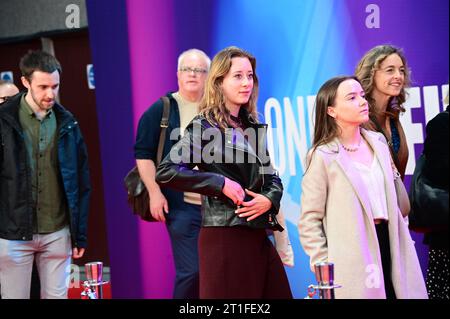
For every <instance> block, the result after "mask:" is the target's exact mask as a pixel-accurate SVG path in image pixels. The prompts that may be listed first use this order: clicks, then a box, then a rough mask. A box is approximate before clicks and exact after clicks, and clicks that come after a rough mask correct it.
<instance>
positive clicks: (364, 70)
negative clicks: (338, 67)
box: [355, 44, 411, 118]
mask: <svg viewBox="0 0 450 319" xmlns="http://www.w3.org/2000/svg"><path fill="white" fill-rule="evenodd" d="M394 53H395V54H397V55H398V56H399V57H400V59H401V60H402V62H403V66H404V67H405V81H404V85H403V88H402V90H401V91H400V94H399V95H398V96H397V97H392V98H391V99H390V100H389V103H388V106H387V108H386V112H385V115H386V116H389V117H392V118H398V116H399V114H400V112H405V109H404V107H403V103H405V101H406V92H405V88H406V87H409V86H410V84H411V72H410V70H409V68H408V64H407V61H406V58H405V55H404V53H403V50H402V49H400V48H397V47H395V46H392V45H386V44H385V45H378V46H376V47H374V48H372V49H370V50H369V51H368V52H367V53H366V54H365V55H364V56H363V57H362V58H361V60H360V61H359V63H358V65H357V67H356V69H355V75H356V77H357V78H358V79H359V81H360V82H361V85H362V87H363V89H364V92H365V93H366V99H367V102H369V112H370V115H371V116H375V117H377V116H378V115H381V114H380V113H379V111H378V110H376V108H375V100H374V98H373V97H372V93H373V90H374V87H375V82H374V77H375V72H376V71H377V70H379V69H380V65H381V63H383V61H384V59H386V58H387V57H388V56H390V55H391V54H394Z"/></svg>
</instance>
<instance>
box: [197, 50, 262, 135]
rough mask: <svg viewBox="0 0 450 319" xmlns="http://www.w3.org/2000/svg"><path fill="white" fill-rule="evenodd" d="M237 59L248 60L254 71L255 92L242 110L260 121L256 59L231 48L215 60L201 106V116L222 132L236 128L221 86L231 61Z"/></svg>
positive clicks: (207, 79) (254, 119)
mask: <svg viewBox="0 0 450 319" xmlns="http://www.w3.org/2000/svg"><path fill="white" fill-rule="evenodd" d="M237 57H243V58H247V59H248V60H249V61H250V64H251V65H252V69H253V91H252V94H251V95H250V98H249V100H248V102H247V103H246V104H243V105H241V108H244V109H246V110H247V112H248V114H249V116H250V117H251V118H252V120H253V121H254V122H257V121H258V115H257V111H256V101H257V98H258V91H259V85H258V77H257V76H256V59H255V57H253V56H252V55H251V54H250V53H248V52H246V51H244V50H242V49H240V48H238V47H234V46H231V47H227V48H225V49H223V50H222V51H220V52H219V53H217V54H216V56H215V57H214V58H213V60H212V62H211V68H210V70H209V73H208V77H207V78H206V83H205V92H204V94H203V98H202V100H201V101H200V106H199V109H200V115H203V116H204V117H205V118H206V119H207V120H208V122H210V123H211V124H213V125H217V126H218V127H219V128H221V129H222V130H225V129H226V128H227V127H230V126H234V122H233V121H232V120H231V119H230V111H228V109H227V108H226V107H225V97H224V95H223V91H222V87H221V85H222V82H223V79H224V77H225V76H226V75H227V74H228V72H230V69H231V63H232V61H231V60H232V59H233V58H237Z"/></svg>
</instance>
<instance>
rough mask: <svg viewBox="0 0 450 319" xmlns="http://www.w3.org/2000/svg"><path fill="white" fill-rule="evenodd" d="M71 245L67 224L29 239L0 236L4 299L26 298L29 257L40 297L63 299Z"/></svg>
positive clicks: (0, 264) (28, 279)
mask: <svg viewBox="0 0 450 319" xmlns="http://www.w3.org/2000/svg"><path fill="white" fill-rule="evenodd" d="M71 255H72V245H71V241H70V231H69V227H68V226H66V227H65V228H63V229H61V230H58V231H56V232H54V233H50V234H43V235H39V234H35V235H33V240H30V241H22V240H6V239H2V238H0V283H1V295H2V298H4V299H29V298H30V286H31V271H32V268H33V260H34V258H36V266H37V269H38V272H39V278H40V281H41V298H43V299H65V298H67V289H68V286H67V283H68V282H69V276H70V263H71Z"/></svg>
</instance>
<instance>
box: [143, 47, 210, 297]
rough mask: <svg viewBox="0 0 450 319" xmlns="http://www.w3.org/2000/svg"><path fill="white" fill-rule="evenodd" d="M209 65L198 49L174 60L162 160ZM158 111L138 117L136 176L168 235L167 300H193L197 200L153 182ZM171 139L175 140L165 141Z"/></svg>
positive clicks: (191, 113) (191, 111) (193, 108)
mask: <svg viewBox="0 0 450 319" xmlns="http://www.w3.org/2000/svg"><path fill="white" fill-rule="evenodd" d="M210 64H211V60H210V58H209V57H208V56H207V55H206V54H205V53H204V52H203V51H201V50H198V49H190V50H187V51H184V52H183V53H181V54H180V56H179V57H178V68H177V78H178V91H177V92H175V93H168V94H167V95H166V96H167V97H168V98H169V101H170V115H169V123H168V128H167V133H166V138H165V141H164V149H163V158H164V156H166V154H167V153H168V152H169V151H170V149H171V147H172V146H173V145H174V144H175V143H176V142H178V140H179V138H180V137H181V136H180V135H182V134H183V132H184V129H185V128H186V126H187V125H188V124H189V122H190V121H191V120H192V119H193V118H194V117H195V116H196V115H197V114H198V106H199V103H200V100H201V98H202V96H203V90H204V85H205V80H206V76H207V73H208V71H209V66H210ZM163 107H164V106H163V101H162V100H161V99H159V100H158V101H156V102H155V103H154V104H153V105H152V106H150V108H149V109H148V110H147V111H146V112H145V113H144V114H143V115H142V117H141V119H140V121H139V125H138V131H137V137H136V144H135V146H134V154H135V158H136V164H137V167H138V169H139V174H140V176H141V178H142V180H143V182H144V184H145V186H146V187H147V190H148V192H149V194H150V211H151V214H152V216H153V218H155V219H156V220H157V221H160V222H165V223H166V227H167V230H168V232H169V237H170V240H171V244H172V250H173V257H174V262H175V270H176V278H175V287H174V292H173V298H174V299H198V297H199V278H198V250H197V242H198V234H199V232H200V226H201V215H200V206H201V199H200V195H199V194H196V193H186V192H178V191H174V190H170V189H166V188H163V187H160V186H159V185H158V184H157V183H156V181H155V172H156V167H155V163H156V158H157V148H158V143H159V135H160V122H161V118H162V114H163ZM177 130H179V131H177ZM178 132H179V133H178ZM173 136H177V137H178V138H177V139H173V138H172V139H171V138H170V137H173Z"/></svg>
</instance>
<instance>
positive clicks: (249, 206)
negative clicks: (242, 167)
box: [222, 177, 272, 221]
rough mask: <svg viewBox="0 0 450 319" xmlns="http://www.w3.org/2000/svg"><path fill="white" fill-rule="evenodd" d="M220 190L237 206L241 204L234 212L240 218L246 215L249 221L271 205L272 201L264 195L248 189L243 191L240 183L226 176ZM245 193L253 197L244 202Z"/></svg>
mask: <svg viewBox="0 0 450 319" xmlns="http://www.w3.org/2000/svg"><path fill="white" fill-rule="evenodd" d="M222 192H223V193H224V195H225V196H227V197H228V198H230V199H231V200H232V201H233V203H235V204H236V205H237V206H243V207H240V208H238V209H237V210H236V211H235V213H236V214H238V215H239V217H241V218H245V217H248V218H247V221H251V220H253V219H255V218H257V217H259V216H260V215H262V214H264V213H265V212H267V211H268V210H269V209H270V207H271V206H272V202H271V201H270V200H269V199H268V198H267V197H266V196H264V195H261V194H258V193H255V192H252V191H250V190H248V189H246V190H245V192H244V190H243V189H242V187H241V185H239V184H238V183H236V182H234V181H232V180H230V179H228V178H226V177H225V184H224V186H223V190H222ZM245 194H247V195H249V196H251V197H253V199H252V200H250V201H248V202H244V198H245Z"/></svg>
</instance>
